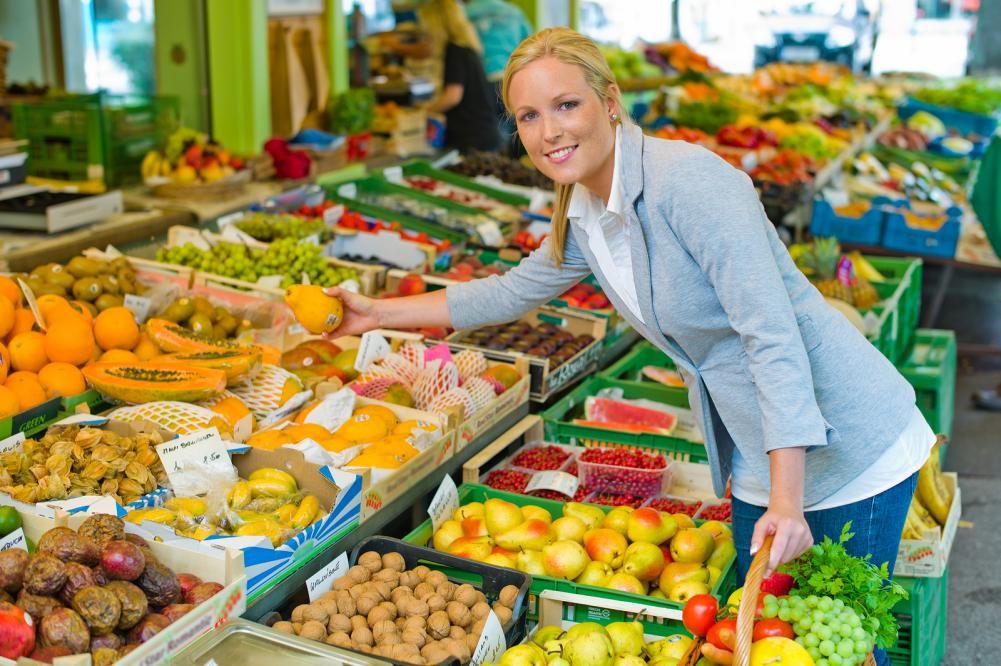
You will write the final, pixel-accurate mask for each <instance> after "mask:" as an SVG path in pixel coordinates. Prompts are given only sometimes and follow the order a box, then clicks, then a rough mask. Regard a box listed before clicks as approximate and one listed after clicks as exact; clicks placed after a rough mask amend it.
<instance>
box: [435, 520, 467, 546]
mask: <svg viewBox="0 0 1001 666" xmlns="http://www.w3.org/2000/svg"><path fill="white" fill-rule="evenodd" d="M462 536H465V534H464V533H463V531H462V523H460V522H459V521H457V520H446V521H445V522H444V523H442V524H441V527H439V528H438V531H437V532H435V533H434V537H433V538H432V539H431V543H432V545H433V546H434V549H435V550H442V551H446V550H448V547H449V545H450V544H451V543H452V542H453V541H455V540H456V539H458V538H459V537H462Z"/></svg>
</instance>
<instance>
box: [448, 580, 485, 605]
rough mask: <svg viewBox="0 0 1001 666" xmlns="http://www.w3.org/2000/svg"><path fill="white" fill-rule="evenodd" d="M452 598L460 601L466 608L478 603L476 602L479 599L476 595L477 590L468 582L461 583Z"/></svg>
mask: <svg viewBox="0 0 1001 666" xmlns="http://www.w3.org/2000/svg"><path fill="white" fill-rule="evenodd" d="M452 599H454V600H455V601H458V602H459V603H461V604H462V605H463V606H465V607H466V608H472V607H473V606H475V605H476V602H477V601H479V599H478V598H477V596H476V590H475V589H474V588H473V586H472V585H470V584H468V583H465V584H463V585H460V586H459V587H458V588H457V589H456V590H455V594H453V595H452Z"/></svg>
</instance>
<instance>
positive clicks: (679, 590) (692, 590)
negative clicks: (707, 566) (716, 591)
mask: <svg viewBox="0 0 1001 666" xmlns="http://www.w3.org/2000/svg"><path fill="white" fill-rule="evenodd" d="M708 575H709V572H708V571H706V576H708ZM697 594H709V585H707V584H706V583H700V582H698V581H696V580H684V581H681V582H680V583H678V584H677V585H675V586H674V587H672V588H671V592H670V593H669V594H668V595H667V598H668V599H670V600H671V601H676V602H678V603H679V604H683V603H685V602H686V601H688V600H689V599H691V598H692V597H694V596H695V595H697Z"/></svg>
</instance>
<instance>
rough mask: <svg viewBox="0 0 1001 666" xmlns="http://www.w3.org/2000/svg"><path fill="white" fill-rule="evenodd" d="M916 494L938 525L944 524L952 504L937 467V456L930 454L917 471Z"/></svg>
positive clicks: (950, 494)
mask: <svg viewBox="0 0 1001 666" xmlns="http://www.w3.org/2000/svg"><path fill="white" fill-rule="evenodd" d="M918 496H919V498H920V500H921V503H922V504H923V505H924V506H925V507H926V508H927V509H928V512H929V513H931V515H932V516H933V517H934V518H935V521H936V522H937V523H938V524H939V525H945V521H946V520H948V518H949V507H950V506H951V505H952V492H951V491H950V490H949V487H948V486H947V485H946V484H945V481H944V478H943V477H942V475H941V470H939V469H938V456H937V455H934V454H933V455H930V456H928V460H926V461H925V464H924V465H922V466H921V469H920V470H919V471H918Z"/></svg>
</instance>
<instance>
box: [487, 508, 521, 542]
mask: <svg viewBox="0 0 1001 666" xmlns="http://www.w3.org/2000/svg"><path fill="white" fill-rule="evenodd" d="M483 516H484V518H485V519H486V523H487V533H488V534H490V536H492V537H494V538H496V537H497V536H498V535H499V534H503V533H505V532H507V531H508V530H512V529H514V528H515V527H517V526H518V525H521V524H522V523H523V522H525V517H524V516H523V515H522V513H521V509H520V508H519V507H518V506H517V505H516V504H512V503H511V502H507V501H505V500H502V499H496V498H491V499H488V500H487V501H486V502H484V503H483Z"/></svg>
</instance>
